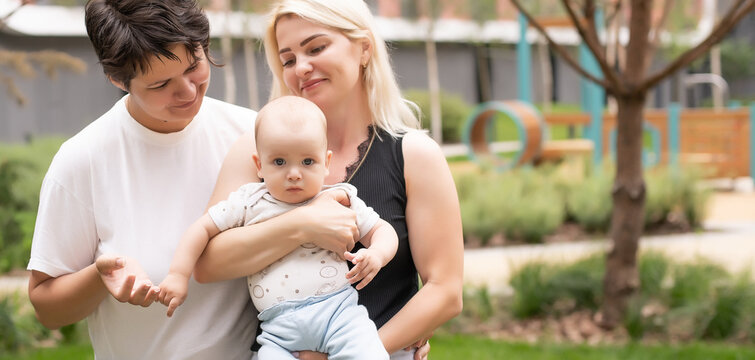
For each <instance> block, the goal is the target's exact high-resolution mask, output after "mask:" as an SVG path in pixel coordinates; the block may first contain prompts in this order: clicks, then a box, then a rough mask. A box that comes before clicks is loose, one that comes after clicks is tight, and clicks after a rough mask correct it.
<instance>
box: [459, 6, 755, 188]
mask: <svg viewBox="0 0 755 360" xmlns="http://www.w3.org/2000/svg"><path fill="white" fill-rule="evenodd" d="M597 23H600V21H598V22H597ZM519 24H520V27H519V29H520V34H521V35H520V37H519V43H518V44H517V74H518V79H517V80H518V81H517V84H518V93H519V99H518V100H508V101H491V102H486V103H483V104H480V105H479V106H478V107H477V108H476V109H475V110H474V111H473V112H472V114H471V115H470V116H469V118H468V120H467V125H466V127H465V129H464V133H463V135H462V139H463V141H464V142H465V144H466V145H467V147H468V148H469V150H470V153H469V155H470V158H472V159H473V160H475V161H477V162H488V163H491V164H492V165H494V167H495V168H496V169H497V170H499V171H506V170H509V169H511V168H513V167H516V166H521V165H525V164H530V163H538V162H541V161H549V160H554V159H560V158H564V157H567V156H573V155H578V156H587V155H590V154H591V155H592V161H593V163H595V164H599V163H600V162H602V159H603V157H604V156H614V155H615V149H616V145H615V143H616V140H615V139H616V121H617V118H616V114H610V113H604V109H603V108H604V103H605V92H604V90H603V89H602V88H601V87H600V86H598V85H597V84H594V83H592V82H589V81H588V80H586V79H581V86H580V90H581V95H582V96H581V99H582V101H581V104H580V105H581V109H582V112H581V113H576V114H540V112H539V111H538V110H537V109H536V108H535V107H534V106H533V105H532V101H531V94H532V90H531V83H532V76H531V69H530V66H531V57H530V45H529V43H528V42H527V40H526V36H525V34H526V31H527V27H528V24H527V20H526V19H525V18H524V16H522V15H520V16H519ZM558 24H559V26H560V25H561V24H562V23H558ZM579 54H580V63H581V65H582V66H584V67H585V68H586V69H588V71H589V72H590V73H591V74H593V75H596V76H599V75H600V69H599V67H598V65H597V63H596V62H595V59H594V58H592V55H591V54H590V53H589V51H588V50H587V49H586V46H585V45H584V44H581V45H580V51H579ZM499 114H502V115H505V116H506V117H508V118H509V119H511V120H512V121H513V122H514V123H515V124H516V127H517V132H518V134H519V144H520V145H519V149H518V151H516V152H515V153H514V156H513V158H511V159H503V158H500V157H498V156H497V155H496V154H495V151H493V150H492V149H491V146H490V140H491V138H490V135H489V132H490V129H491V128H492V126H491V125H492V120H493V119H495V117H496V116H497V115H499ZM644 116H645V122H644V129H645V132H646V133H648V134H649V135H650V139H651V141H650V145H651V146H650V149H647V148H646V149H644V150H643V164H644V166H646V167H650V166H655V165H670V166H672V167H679V166H685V165H694V166H697V167H700V168H703V169H704V170H705V175H706V176H708V177H727V178H736V177H746V176H747V177H751V178H753V179H755V105H751V106H750V107H749V108H741V107H738V106H733V107H730V108H727V109H682V107H681V106H680V105H679V104H671V105H670V106H669V107H668V108H667V109H665V110H650V109H649V110H646V111H645V114H644ZM552 125H568V126H575V127H576V126H581V127H582V128H583V131H582V134H583V138H582V139H568V140H549V139H547V133H548V131H547V127H549V126H552Z"/></svg>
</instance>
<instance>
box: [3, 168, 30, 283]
mask: <svg viewBox="0 0 755 360" xmlns="http://www.w3.org/2000/svg"><path fill="white" fill-rule="evenodd" d="M30 166H31V165H30V163H29V162H24V161H21V160H15V159H13V160H0V249H3V252H2V255H0V273H3V272H6V271H8V270H10V269H12V268H13V267H19V266H23V265H24V264H25V263H26V261H27V260H28V259H29V253H28V251H26V246H25V244H24V239H25V237H26V236H25V235H26V234H25V233H24V228H23V224H22V216H23V215H22V214H23V213H24V212H25V211H26V212H28V211H30V210H31V209H32V206H34V208H36V206H35V204H32V203H31V201H32V200H29V199H24V198H22V197H20V196H19V195H18V191H17V189H16V188H17V187H18V184H19V183H21V182H22V181H23V179H22V177H21V174H22V172H23V170H25V169H26V168H28V167H30ZM29 235H31V233H29Z"/></svg>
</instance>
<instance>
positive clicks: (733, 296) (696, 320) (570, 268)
mask: <svg viewBox="0 0 755 360" xmlns="http://www.w3.org/2000/svg"><path fill="white" fill-rule="evenodd" d="M604 267H605V262H604V257H603V255H601V254H597V255H594V256H590V257H587V258H585V259H582V260H579V261H576V262H573V263H570V264H547V263H544V262H532V263H528V264H525V265H524V266H522V267H521V268H520V269H518V270H517V271H515V272H514V273H513V274H512V277H511V280H510V284H511V287H512V288H513V290H514V293H513V296H512V298H511V302H510V308H509V311H510V313H511V315H513V316H514V317H516V318H530V317H537V316H543V315H556V316H558V315H563V314H568V313H570V312H572V311H579V310H583V309H591V310H596V309H597V308H598V305H599V304H600V302H601V295H602V280H603V276H604ZM639 272H640V279H641V282H642V284H641V287H640V291H639V292H638V293H636V294H635V295H634V296H633V297H632V298H631V299H630V301H629V303H628V308H627V313H626V316H625V318H624V321H623V323H624V326H625V329H626V330H627V333H628V334H629V336H630V337H631V338H632V339H634V340H640V339H643V338H645V337H647V336H651V337H653V338H657V337H659V336H667V338H668V339H672V340H694V339H697V340H700V339H710V340H726V339H735V340H745V341H753V340H755V302H754V301H753V300H752V299H755V283H754V282H753V280H752V276H751V274H750V273H745V274H740V275H738V276H732V275H730V274H729V273H727V272H726V271H725V270H723V268H721V267H720V266H718V265H716V264H712V263H710V262H709V261H705V260H697V261H696V262H693V263H680V262H674V261H673V260H670V259H669V258H668V257H667V256H664V255H662V254H660V253H653V252H650V253H643V254H641V255H640V258H639ZM672 283H673V285H671V284H672Z"/></svg>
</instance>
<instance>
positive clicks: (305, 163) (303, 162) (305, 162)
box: [301, 159, 315, 165]
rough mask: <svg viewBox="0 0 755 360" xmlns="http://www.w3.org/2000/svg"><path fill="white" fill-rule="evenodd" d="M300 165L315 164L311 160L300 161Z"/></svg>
mask: <svg viewBox="0 0 755 360" xmlns="http://www.w3.org/2000/svg"><path fill="white" fill-rule="evenodd" d="M301 163H302V164H304V165H312V164H314V163H315V161H314V160H313V159H304V160H302V161H301Z"/></svg>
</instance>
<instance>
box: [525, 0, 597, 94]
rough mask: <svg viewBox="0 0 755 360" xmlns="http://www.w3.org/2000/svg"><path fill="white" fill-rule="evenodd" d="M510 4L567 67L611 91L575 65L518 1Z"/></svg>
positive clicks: (574, 61) (572, 59) (564, 50)
mask: <svg viewBox="0 0 755 360" xmlns="http://www.w3.org/2000/svg"><path fill="white" fill-rule="evenodd" d="M511 4H513V5H514V6H515V7H516V8H517V10H519V12H521V13H522V15H524V17H525V18H527V21H529V23H530V24H531V25H532V26H533V27H534V28H535V29H537V31H539V32H540V33H541V34H542V35H543V37H545V39H546V40H547V41H548V45H550V47H551V48H552V49H553V51H555V52H556V53H558V54H559V55H560V56H561V58H562V59H564V61H566V63H567V64H569V66H571V67H572V69H574V71H576V72H577V73H578V74H580V75H582V76H583V77H585V78H586V79H588V80H590V81H592V82H594V83H596V84H598V85H600V86H602V87H603V88H605V89H611V85H610V84H609V83H607V82H606V81H605V80H603V79H599V78H597V77H595V76H594V75H592V74H590V73H588V72H587V71H586V70H585V69H583V68H582V67H581V66H580V65H579V64H578V63H577V61H576V60H574V58H573V57H572V56H571V54H569V52H568V51H567V50H566V49H564V47H563V46H561V45H559V44H558V43H556V42H555V41H553V39H552V38H551V37H550V36H549V35H548V32H546V31H545V29H544V28H543V26H542V25H540V24H539V23H538V22H537V21H535V19H533V18H532V15H530V13H528V12H527V11H526V10H524V8H523V7H522V4H521V3H519V0H511ZM521 36H524V34H521Z"/></svg>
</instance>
